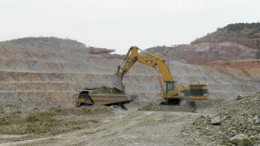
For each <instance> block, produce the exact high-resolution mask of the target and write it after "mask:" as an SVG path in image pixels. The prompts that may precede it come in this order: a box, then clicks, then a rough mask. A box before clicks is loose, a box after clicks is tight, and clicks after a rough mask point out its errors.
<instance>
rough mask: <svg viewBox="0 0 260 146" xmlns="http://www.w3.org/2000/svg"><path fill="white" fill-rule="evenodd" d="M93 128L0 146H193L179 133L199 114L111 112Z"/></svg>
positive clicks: (190, 139)
mask: <svg viewBox="0 0 260 146" xmlns="http://www.w3.org/2000/svg"><path fill="white" fill-rule="evenodd" d="M115 113H116V114H115V116H113V117H109V118H108V117H104V118H103V119H102V122H101V123H102V124H100V126H98V127H95V128H87V129H80V130H77V131H74V132H68V133H63V134H60V135H56V136H49V137H45V138H38V139H32V140H25V141H19V142H9V143H4V144H2V145H39V146H40V145H101V146H106V145H142V146H145V145H147V146H148V145H149V146H151V145H193V144H194V143H198V142H196V141H194V140H193V139H192V138H191V137H189V138H187V137H184V135H183V132H182V129H183V126H185V125H186V124H190V123H191V122H192V121H194V119H195V118H197V117H198V116H200V115H201V113H184V112H163V111H157V112H155V111H130V112H125V111H120V110H116V111H115Z"/></svg>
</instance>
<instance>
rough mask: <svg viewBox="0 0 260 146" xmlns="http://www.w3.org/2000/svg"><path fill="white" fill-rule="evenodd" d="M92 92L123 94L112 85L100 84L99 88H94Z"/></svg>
mask: <svg viewBox="0 0 260 146" xmlns="http://www.w3.org/2000/svg"><path fill="white" fill-rule="evenodd" d="M93 93H98V94H124V92H123V91H121V90H119V89H117V88H115V87H113V88H111V87H107V86H102V87H99V88H96V89H94V91H93Z"/></svg>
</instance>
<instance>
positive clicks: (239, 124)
mask: <svg viewBox="0 0 260 146" xmlns="http://www.w3.org/2000/svg"><path fill="white" fill-rule="evenodd" d="M259 105H260V92H259V93H257V94H254V95H251V96H245V97H241V96H238V97H237V98H236V99H234V100H231V101H227V102H222V103H220V104H217V105H216V106H214V107H213V108H211V109H208V112H213V113H214V114H213V115H214V116H201V117H199V118H197V119H196V120H195V121H194V122H193V124H192V125H191V126H190V127H186V128H185V130H188V131H189V132H190V134H191V135H194V134H197V136H198V137H200V138H206V139H207V140H209V141H211V142H213V141H214V142H215V143H220V144H223V145H232V144H235V145H238V143H239V142H241V143H243V142H244V143H251V144H255V145H259V144H260V106H259ZM185 130H184V131H185Z"/></svg>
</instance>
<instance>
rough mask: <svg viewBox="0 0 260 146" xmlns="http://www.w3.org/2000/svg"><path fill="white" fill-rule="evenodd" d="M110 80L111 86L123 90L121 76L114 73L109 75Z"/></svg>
mask: <svg viewBox="0 0 260 146" xmlns="http://www.w3.org/2000/svg"><path fill="white" fill-rule="evenodd" d="M111 81H112V85H113V87H115V88H117V89H119V90H121V91H124V85H123V82H122V80H121V78H120V77H119V76H118V75H117V74H114V75H113V76H112V77H111Z"/></svg>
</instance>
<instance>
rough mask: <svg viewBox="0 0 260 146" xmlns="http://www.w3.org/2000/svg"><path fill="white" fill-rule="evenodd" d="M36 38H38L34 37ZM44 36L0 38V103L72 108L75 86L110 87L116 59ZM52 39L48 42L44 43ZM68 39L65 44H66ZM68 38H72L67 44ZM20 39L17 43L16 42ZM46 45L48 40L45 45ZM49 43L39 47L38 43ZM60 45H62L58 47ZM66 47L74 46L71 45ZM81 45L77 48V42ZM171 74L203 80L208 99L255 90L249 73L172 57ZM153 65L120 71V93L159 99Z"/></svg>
mask: <svg viewBox="0 0 260 146" xmlns="http://www.w3.org/2000/svg"><path fill="white" fill-rule="evenodd" d="M39 39H42V38H39ZM49 39H51V40H48V38H44V40H45V43H42V41H37V38H33V39H32V41H35V42H41V45H39V46H38V45H32V46H37V47H31V46H30V45H27V43H29V42H30V41H28V40H27V41H25V42H24V41H21V40H19V41H18V42H20V43H17V40H15V41H14V42H15V43H13V42H12V41H8V42H2V43H0V52H1V53H0V60H1V64H0V102H1V103H2V104H3V103H4V104H6V103H8V104H14V105H16V106H20V107H24V108H27V109H31V108H35V107H54V106H65V107H73V106H74V100H75V99H74V98H73V94H76V93H77V92H78V90H80V89H83V88H85V87H97V86H103V85H106V86H110V85H111V83H112V82H111V77H112V76H113V74H114V73H115V71H116V69H117V65H118V64H119V63H120V61H121V60H120V59H117V58H111V57H109V56H107V57H104V56H99V55H91V54H89V53H88V51H89V48H87V47H82V46H81V45H80V44H78V43H77V42H75V41H72V42H70V43H68V42H66V41H67V40H60V39H57V38H55V39H57V40H58V42H60V44H59V45H58V47H56V46H55V45H53V44H55V41H54V40H53V39H54V38H49ZM49 41H50V42H52V43H50V42H49ZM63 41H65V42H66V43H65V44H70V45H69V47H68V48H66V45H64V44H62V42H63ZM73 43H75V44H74V45H73ZM21 44H22V45H21ZM48 44H51V45H48ZM46 45H47V46H49V47H42V46H46ZM60 46H64V47H60ZM72 46H75V48H78V49H75V50H73V49H74V48H73V47H72ZM77 46H81V47H77ZM51 48H53V49H51ZM169 65H170V69H171V71H172V74H173V75H174V77H175V79H176V80H177V81H179V83H180V84H184V85H188V84H189V83H191V82H205V83H207V84H208V85H209V90H210V95H211V98H226V99H227V98H233V97H236V96H237V95H247V94H250V93H252V92H256V91H257V90H259V89H260V86H259V85H260V81H259V80H258V79H251V78H240V79H239V78H236V77H232V76H229V75H226V74H222V73H219V72H218V71H216V70H214V69H210V68H207V67H201V66H197V65H188V64H184V63H180V62H178V61H170V62H169ZM157 77H158V74H157V73H156V71H155V70H153V69H151V68H148V67H146V66H144V65H142V64H138V63H137V64H135V65H134V66H133V68H132V70H131V71H130V72H129V73H128V74H127V75H126V76H125V78H124V83H125V85H126V92H127V93H129V94H135V95H139V97H138V99H137V101H138V102H151V101H156V100H158V99H161V97H160V88H159V84H158V81H157Z"/></svg>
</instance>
